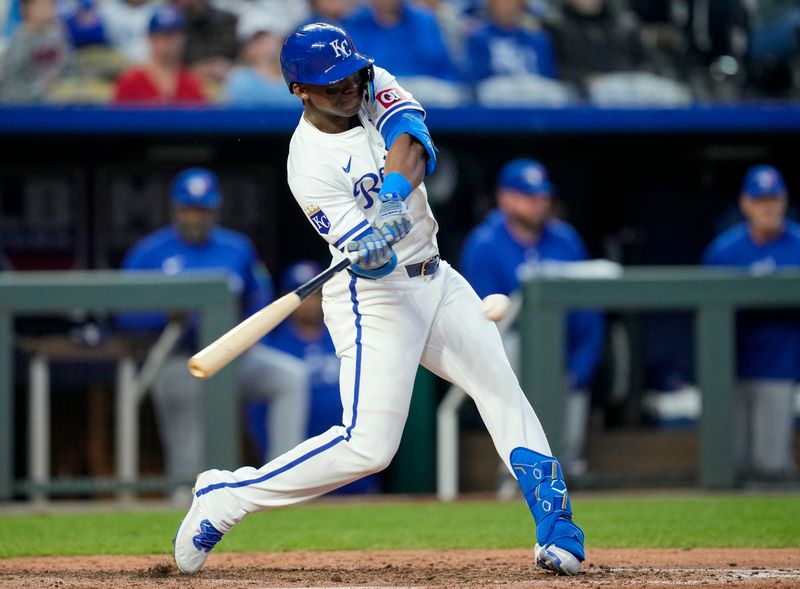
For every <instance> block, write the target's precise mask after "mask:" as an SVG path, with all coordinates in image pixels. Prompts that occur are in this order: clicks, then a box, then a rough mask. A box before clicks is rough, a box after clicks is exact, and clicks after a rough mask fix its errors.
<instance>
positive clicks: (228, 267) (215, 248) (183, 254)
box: [117, 225, 274, 331]
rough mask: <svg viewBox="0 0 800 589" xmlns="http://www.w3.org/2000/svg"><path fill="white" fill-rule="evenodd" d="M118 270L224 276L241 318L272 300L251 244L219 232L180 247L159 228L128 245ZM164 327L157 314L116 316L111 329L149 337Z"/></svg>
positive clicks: (171, 232) (171, 231) (171, 230)
mask: <svg viewBox="0 0 800 589" xmlns="http://www.w3.org/2000/svg"><path fill="white" fill-rule="evenodd" d="M122 268H123V269H124V270H130V271H143V270H156V271H159V272H162V273H164V274H167V275H168V276H179V275H187V274H209V273H212V274H224V275H225V276H227V278H228V284H229V286H230V289H231V290H232V291H233V292H235V293H236V294H238V295H239V299H240V301H241V310H242V318H244V317H249V316H250V315H252V314H253V313H255V312H256V311H258V310H259V309H261V308H262V307H263V306H264V305H266V304H267V303H269V302H270V301H271V300H272V299H273V296H274V293H273V287H272V280H271V278H270V276H269V274H268V273H267V271H266V269H265V268H264V266H263V265H262V264H261V263H260V262H259V260H258V258H257V256H256V250H255V247H254V246H253V244H252V242H251V241H250V240H249V239H248V238H247V237H246V236H245V235H243V234H241V233H238V232H236V231H231V230H229V229H225V228H222V227H215V228H214V229H213V230H212V231H211V234H210V235H209V239H208V241H207V242H206V243H204V244H200V245H198V244H192V243H187V242H185V241H184V240H183V239H181V237H180V235H178V232H177V230H176V229H175V227H174V226H172V225H169V226H166V227H162V228H161V229H158V230H157V231H155V232H153V233H151V234H150V235H147V236H145V237H143V238H142V239H141V240H140V241H138V242H137V243H136V244H134V246H133V247H132V248H131V249H130V250H129V251H128V253H127V254H126V256H125V259H124V260H123V262H122ZM165 323H166V315H165V314H164V313H162V312H148V313H123V314H120V315H118V316H117V325H118V326H119V327H121V328H123V329H131V330H153V331H155V330H158V329H161V328H162V327H163V326H164V325H165Z"/></svg>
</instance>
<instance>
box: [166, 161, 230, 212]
mask: <svg viewBox="0 0 800 589" xmlns="http://www.w3.org/2000/svg"><path fill="white" fill-rule="evenodd" d="M221 199H222V197H221V196H220V193H219V182H218V181H217V175H216V174H214V172H211V171H210V170H206V169H204V168H189V169H188V170H184V171H183V172H181V173H180V174H178V175H177V176H176V177H175V180H174V182H173V183H172V202H173V203H175V204H177V205H183V206H189V207H203V208H207V209H216V208H218V207H219V204H220V200H221Z"/></svg>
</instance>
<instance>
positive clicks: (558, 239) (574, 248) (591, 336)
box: [461, 210, 604, 388]
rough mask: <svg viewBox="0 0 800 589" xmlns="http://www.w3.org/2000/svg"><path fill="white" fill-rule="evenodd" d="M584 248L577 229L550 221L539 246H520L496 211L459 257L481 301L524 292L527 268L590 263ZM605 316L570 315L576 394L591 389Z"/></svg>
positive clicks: (569, 341) (580, 312)
mask: <svg viewBox="0 0 800 589" xmlns="http://www.w3.org/2000/svg"><path fill="white" fill-rule="evenodd" d="M586 259H587V254H586V248H585V247H584V245H583V241H582V240H581V238H580V236H579V235H578V234H577V232H576V231H575V229H573V228H572V226H571V225H569V224H568V223H564V222H563V221H558V220H552V221H549V222H548V223H547V224H546V225H545V226H544V229H543V230H542V234H541V236H540V238H539V240H538V241H537V242H536V243H530V244H523V243H520V242H518V241H517V240H516V239H515V238H514V237H513V236H512V235H511V233H510V232H509V231H508V227H507V225H506V219H505V216H504V215H503V213H502V212H500V211H499V210H495V211H493V212H492V213H490V214H489V216H488V217H487V218H486V220H485V221H483V223H481V224H480V225H478V226H477V227H476V228H475V229H473V230H472V232H471V233H470V235H469V236H468V238H467V241H466V244H465V245H464V249H463V251H462V254H461V270H462V273H463V274H464V277H465V278H466V279H467V280H468V281H469V282H470V284H472V287H473V288H474V289H475V292H477V293H478V296H480V297H481V298H483V297H485V296H487V295H489V294H492V293H500V294H504V295H510V294H511V293H513V292H515V291H516V290H518V289H519V287H520V274H521V272H523V271H524V268H525V267H526V266H527V265H529V264H535V263H537V262H544V261H561V262H576V261H581V260H586ZM603 323H604V320H603V315H602V314H601V313H599V312H597V311H590V310H584V309H581V310H574V311H570V312H569V313H568V314H567V369H568V371H569V374H570V376H571V378H572V386H573V387H574V388H585V387H587V386H588V385H589V384H590V382H591V380H592V377H593V376H594V372H595V370H596V368H597V364H598V362H599V360H600V354H601V352H602V347H603Z"/></svg>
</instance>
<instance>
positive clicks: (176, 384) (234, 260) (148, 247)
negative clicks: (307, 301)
mask: <svg viewBox="0 0 800 589" xmlns="http://www.w3.org/2000/svg"><path fill="white" fill-rule="evenodd" d="M171 197H172V204H173V206H172V218H173V222H172V224H171V225H169V226H166V227H163V228H161V229H158V230H157V231H155V232H154V233H152V234H150V235H148V236H146V237H144V238H143V239H141V240H140V241H139V242H138V243H136V244H135V245H134V246H133V247H132V248H131V250H130V251H129V252H128V254H127V255H126V257H125V260H124V261H123V268H124V269H126V270H129V271H146V270H151V271H152V270H158V271H161V272H163V273H164V274H167V275H170V276H178V275H185V274H191V273H197V272H206V273H208V272H220V273H224V274H225V275H226V276H227V277H228V280H229V284H230V287H231V289H233V290H234V291H235V292H236V293H237V294H239V296H240V301H241V312H242V317H243V318H244V317H248V316H250V315H252V314H253V313H254V312H255V311H257V310H259V309H260V308H262V307H263V306H264V305H266V304H267V303H269V302H270V301H271V300H272V298H273V296H272V295H273V293H272V285H271V282H270V279H269V276H268V275H267V273H266V270H265V269H264V267H263V265H262V264H261V263H260V262H259V260H258V258H257V256H256V251H255V248H254V247H253V244H252V243H251V242H250V240H249V239H248V238H247V237H245V236H244V235H242V234H240V233H237V232H234V231H231V230H229V229H225V228H223V227H220V226H218V225H217V215H218V211H219V207H220V203H221V195H220V191H219V188H218V181H217V177H216V175H215V174H214V173H212V172H210V171H208V170H205V169H202V168H190V169H187V170H184V171H183V172H181V173H180V174H178V176H177V177H176V178H175V181H174V183H173V186H172V194H171ZM166 321H167V317H166V316H165V315H164V313H160V312H153V313H130V314H125V315H121V316H119V318H118V324H119V326H120V327H122V328H125V329H135V330H158V329H160V328H162V327H163V326H164V325H165V322H166ZM194 326H195V322H194V321H193V320H192V321H191V322H190V325H189V328H190V333H189V337H187V338H186V339H185V340H184V342H183V344H184V345H183V347H182V349H181V350H180V351H179V352H176V353H175V354H174V355H173V356H172V357H171V358H170V359H168V360H167V361H166V363H165V365H164V367H163V368H162V370H161V371H160V373H159V375H158V377H157V378H156V380H155V382H154V385H153V401H154V406H155V410H156V417H157V419H158V425H159V431H160V434H161V440H162V444H163V447H164V454H165V470H166V474H167V476H168V477H169V479H170V480H171V481H173V482H174V483H175V484H176V485H182V484H191V482H192V481H193V480H194V477H195V476H196V475H197V473H198V472H199V471H200V470H202V469H203V468H204V467H205V463H204V457H203V449H204V444H205V442H204V440H205V433H204V430H205V428H204V424H205V420H204V416H203V406H204V405H203V402H202V400H201V382H200V381H199V380H198V379H196V378H194V377H193V376H192V375H191V374H190V373H189V371H188V369H187V367H186V362H187V360H188V358H189V356H190V355H191V354H192V353H194V352H195V351H196V350H197V341H196V338H195V337H193V336H194V329H193V328H194ZM237 370H238V386H239V392H240V394H241V395H244V396H247V397H258V398H261V399H268V400H269V402H270V423H269V425H268V431H269V444H268V445H267V448H266V456H267V457H272V456H277V455H279V454H281V453H282V452H284V451H286V450H288V449H289V448H292V447H294V446H295V445H296V444H298V443H299V442H300V441H301V440H303V439H304V434H305V425H306V415H307V413H306V412H307V407H308V388H307V381H306V374H305V368H304V366H303V364H302V362H300V361H298V360H297V359H296V358H294V357H292V356H290V355H288V354H285V353H283V352H279V351H278V350H275V349H272V348H269V347H267V346H265V345H263V344H257V345H255V346H253V347H252V348H250V349H249V350H248V351H247V352H245V353H244V355H243V356H242V357H241V360H240V361H239V363H238V365H237Z"/></svg>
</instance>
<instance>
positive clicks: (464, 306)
mask: <svg viewBox="0 0 800 589" xmlns="http://www.w3.org/2000/svg"><path fill="white" fill-rule="evenodd" d="M323 297H324V298H323V307H324V311H325V318H326V323H327V325H328V328H329V330H330V332H331V335H332V337H333V341H334V343H335V345H336V349H337V353H338V354H339V355H340V357H341V360H342V362H341V374H340V389H341V396H342V405H343V408H344V412H343V416H342V425H341V426H336V427H333V428H331V429H329V430H328V431H326V432H325V433H323V434H321V435H319V436H316V437H314V438H311V439H309V440H306V441H305V442H303V443H301V444H300V445H299V446H297V447H296V448H294V449H293V450H290V451H289V452H287V453H285V454H283V455H282V456H280V457H278V458H276V459H275V460H272V461H271V462H269V463H267V464H265V465H264V466H262V467H261V468H258V469H256V468H252V467H243V468H240V469H238V470H236V471H233V472H231V471H221V470H212V471H208V472H207V473H206V474H205V475H204V477H203V479H204V486H203V487H202V488H196V489H195V494H196V495H197V496H198V497H199V500H200V501H201V506H202V509H203V511H204V513H205V514H207V516H208V518H209V520H210V521H211V523H212V524H213V525H214V527H215V528H217V529H218V530H219V531H221V532H223V533H224V532H227V531H228V530H230V529H231V528H232V527H233V526H234V525H236V524H237V523H238V522H240V521H241V520H242V519H243V518H244V517H245V516H246V515H248V514H250V513H253V512H256V511H262V510H265V509H269V508H273V507H278V506H284V505H291V504H295V503H300V502H302V501H307V500H309V499H312V498H314V497H317V496H319V495H322V494H324V493H326V492H328V491H331V490H333V489H336V488H337V487H340V486H342V485H344V484H347V483H349V482H351V481H354V480H356V479H358V478H361V477H363V476H365V475H367V474H370V473H373V472H377V471H380V470H382V469H383V468H385V467H386V466H387V465H388V464H389V462H390V461H391V459H392V457H393V456H394V454H395V452H396V451H397V448H398V445H399V444H400V437H401V435H402V432H403V427H404V425H405V421H406V417H407V416H408V409H409V403H410V400H411V392H412V388H413V385H414V377H415V376H416V373H417V367H418V365H419V364H420V363H421V364H422V365H423V366H425V367H426V368H428V369H429V370H431V371H432V372H433V373H435V374H437V375H439V376H441V377H442V378H444V379H446V380H448V381H450V382H452V383H455V384H457V385H458V386H460V387H461V388H463V389H464V390H465V391H466V392H467V393H468V394H469V395H470V396H471V397H472V398H473V399H474V400H475V403H476V405H477V407H478V410H479V412H480V414H481V417H482V418H483V421H484V422H485V424H486V427H487V428H488V430H489V433H490V434H491V436H492V439H493V441H494V444H495V447H496V448H497V451H498V453H499V455H500V457H501V458H502V460H503V461H504V463H505V464H506V466H507V467H509V469H510V466H509V455H510V453H511V451H512V450H513V449H514V448H516V447H518V446H524V447H526V448H530V449H532V450H534V451H536V452H540V453H542V454H546V455H550V447H549V445H548V443H547V439H546V437H545V434H544V431H543V430H542V427H541V424H540V423H539V420H538V418H537V417H536V414H535V413H534V411H533V409H532V408H531V406H530V403H529V402H528V400H527V398H526V397H525V395H524V393H523V392H522V389H521V388H520V386H519V383H518V381H517V378H516V376H515V375H514V372H513V371H512V369H511V366H510V365H509V362H508V359H507V358H506V355H505V352H504V350H503V343H502V341H501V340H500V335H499V333H498V331H497V327H496V326H495V324H494V323H492V322H491V321H489V320H487V319H485V318H484V317H483V315H482V314H481V300H480V299H479V298H478V296H477V294H475V291H474V290H473V289H472V287H471V286H469V284H468V283H467V281H466V280H465V279H464V278H463V277H462V276H461V275H460V274H458V272H456V271H455V270H454V269H452V268H451V267H450V266H449V265H448V264H447V263H446V262H442V263H441V264H440V266H439V270H438V272H437V273H436V274H434V275H433V276H430V277H416V278H409V277H408V276H407V275H405V272H403V269H402V268H401V269H399V271H396V272H394V273H393V274H391V275H390V276H388V277H386V278H384V279H381V280H367V279H364V278H356V277H355V276H352V275H350V274H349V273H347V272H343V273H341V274H340V275H338V276H337V277H336V278H334V279H332V280H331V281H330V282H329V283H328V284H326V285H325V288H324V290H323Z"/></svg>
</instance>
